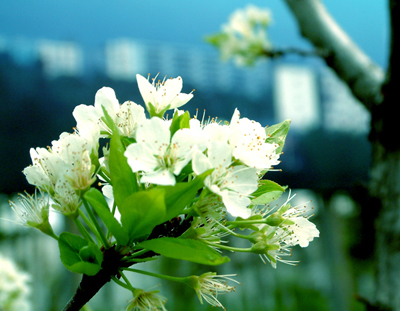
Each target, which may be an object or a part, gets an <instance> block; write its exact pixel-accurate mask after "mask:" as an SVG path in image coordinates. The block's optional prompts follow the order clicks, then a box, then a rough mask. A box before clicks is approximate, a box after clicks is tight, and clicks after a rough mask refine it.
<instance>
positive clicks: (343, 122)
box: [321, 67, 371, 134]
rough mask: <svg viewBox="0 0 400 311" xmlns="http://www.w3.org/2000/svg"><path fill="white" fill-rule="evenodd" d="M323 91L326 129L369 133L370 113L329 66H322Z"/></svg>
mask: <svg viewBox="0 0 400 311" xmlns="http://www.w3.org/2000/svg"><path fill="white" fill-rule="evenodd" d="M321 93H322V97H323V98H322V109H323V111H324V115H323V118H324V127H325V129H326V130H328V131H334V132H348V133H353V134H365V133H368V131H369V128H370V119H371V116H370V113H369V112H368V111H367V109H365V107H364V106H363V105H362V104H361V103H360V102H359V101H358V100H357V99H356V98H355V97H354V96H353V94H351V91H350V89H349V88H348V86H347V85H346V84H345V83H344V82H343V81H341V80H340V79H339V78H338V77H337V76H336V74H335V73H334V72H333V71H332V69H330V68H328V67H322V68H321Z"/></svg>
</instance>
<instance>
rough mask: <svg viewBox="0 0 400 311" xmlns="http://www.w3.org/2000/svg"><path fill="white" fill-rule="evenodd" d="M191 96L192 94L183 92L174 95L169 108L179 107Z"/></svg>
mask: <svg viewBox="0 0 400 311" xmlns="http://www.w3.org/2000/svg"><path fill="white" fill-rule="evenodd" d="M192 98H193V94H185V93H180V94H177V95H176V96H175V98H174V99H172V100H171V101H170V103H169V104H170V105H171V106H170V109H172V108H179V107H181V106H183V105H184V104H186V103H187V102H188V101H189V100H191V99H192Z"/></svg>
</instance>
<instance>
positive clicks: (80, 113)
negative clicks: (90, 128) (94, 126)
mask: <svg viewBox="0 0 400 311" xmlns="http://www.w3.org/2000/svg"><path fill="white" fill-rule="evenodd" d="M72 115H73V116H74V118H75V120H76V123H78V124H79V123H84V122H86V121H93V122H96V123H98V122H99V119H100V118H101V116H102V113H101V112H100V111H99V110H98V109H96V108H95V107H94V106H87V105H78V106H76V107H75V109H74V111H73V112H72Z"/></svg>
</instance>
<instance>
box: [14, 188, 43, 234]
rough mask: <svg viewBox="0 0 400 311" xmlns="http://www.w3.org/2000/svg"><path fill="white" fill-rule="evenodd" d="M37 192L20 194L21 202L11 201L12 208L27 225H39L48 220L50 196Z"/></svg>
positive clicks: (23, 223)
mask: <svg viewBox="0 0 400 311" xmlns="http://www.w3.org/2000/svg"><path fill="white" fill-rule="evenodd" d="M40 194H41V196H40V197H39V196H38V195H37V194H35V195H30V194H26V195H24V194H21V193H19V194H18V199H19V204H17V203H15V202H12V201H9V203H10V206H11V208H12V209H13V210H14V212H15V213H16V214H17V216H18V217H19V219H20V220H21V225H24V226H26V227H39V226H41V225H42V224H43V223H44V222H47V221H48V213H49V198H48V197H47V196H44V195H43V194H42V193H41V192H40Z"/></svg>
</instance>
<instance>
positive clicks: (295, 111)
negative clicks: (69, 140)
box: [0, 0, 389, 311]
mask: <svg viewBox="0 0 400 311" xmlns="http://www.w3.org/2000/svg"><path fill="white" fill-rule="evenodd" d="M251 3H252V4H254V5H257V6H259V7H262V8H270V10H271V12H272V15H273V20H274V21H273V24H272V26H271V27H270V29H269V36H270V39H271V41H272V43H273V45H274V46H275V47H278V48H285V47H299V48H303V49H311V46H310V45H309V44H308V43H307V42H306V41H305V40H303V39H302V38H301V37H300V35H299V33H298V30H297V27H296V24H295V20H294V19H293V17H292V16H291V14H290V12H289V10H288V9H287V8H286V7H285V4H284V3H283V1H277V0H272V1H259V0H257V1H252V2H251ZM324 3H325V4H326V6H327V8H328V9H329V10H330V12H331V13H332V15H333V16H334V17H335V18H336V19H337V21H338V22H339V23H340V24H341V25H342V27H343V28H344V29H345V30H346V31H347V32H348V33H349V35H350V36H351V37H352V38H353V39H354V41H355V42H356V43H357V44H358V45H359V46H360V47H361V48H362V49H363V50H364V51H365V52H366V53H367V54H368V55H369V56H370V57H371V58H372V59H373V60H374V61H375V62H376V63H377V64H378V65H380V66H382V67H384V68H385V67H386V64H387V51H388V37H389V34H388V14H387V9H386V6H387V4H386V2H385V1H375V0H364V1H351V2H349V1H346V0H329V1H328V0H325V1H324ZM247 4H248V2H245V1H239V0H230V1H228V0H220V1H210V0H203V1H183V0H176V1H159V0H148V1H139V0H136V1H128V0H113V1H105V0H96V1H94V0H86V1H78V0H70V1H51V0H36V1H27V0H13V1H7V0H5V1H1V2H0V117H1V122H0V145H1V147H2V152H1V158H2V161H1V164H0V193H1V194H0V217H1V218H3V219H4V218H5V219H14V216H13V215H12V214H11V209H10V208H9V205H8V200H9V199H12V198H14V199H15V194H16V193H17V192H22V191H24V190H27V191H28V192H30V193H32V192H33V191H34V189H33V188H32V187H31V186H30V185H28V184H27V182H26V180H25V179H24V176H23V174H22V173H21V171H22V170H23V168H24V167H26V166H28V165H29V164H30V163H31V160H30V157H29V149H30V148H31V147H45V146H47V145H50V144H51V141H52V140H55V139H58V136H59V134H60V133H61V132H63V131H67V132H71V131H72V127H73V126H74V125H75V122H74V119H73V117H72V111H73V109H74V107H75V106H76V105H78V104H82V103H84V104H93V102H94V94H95V93H96V91H97V90H98V89H100V88H101V87H103V86H109V87H112V88H114V90H115V91H116V94H117V98H118V99H119V101H120V102H121V103H122V102H124V101H125V100H132V101H135V102H136V103H138V104H143V102H142V100H141V97H140V94H139V91H138V88H137V84H136V78H135V75H136V73H140V74H142V75H144V76H146V75H147V74H148V73H151V74H152V76H154V75H156V74H157V73H158V72H160V77H163V76H164V75H167V76H168V77H171V76H172V77H176V76H178V75H180V76H182V78H183V81H184V87H183V92H185V93H189V92H190V91H191V90H192V89H196V91H195V92H194V95H195V96H194V98H193V99H192V100H191V101H190V102H189V103H188V104H187V105H186V106H185V109H188V110H189V111H191V112H192V113H193V114H194V113H195V112H196V108H198V109H199V111H200V114H202V112H203V110H204V109H205V110H206V112H205V116H206V117H208V116H211V117H214V116H218V117H219V118H220V119H228V120H229V119H230V117H231V115H232V113H233V111H234V109H235V107H238V109H239V110H240V112H241V114H242V116H245V117H248V118H250V119H255V120H257V121H259V122H260V123H261V124H262V125H264V126H266V125H268V124H269V125H272V124H275V123H278V122H281V121H283V120H284V119H292V125H291V130H290V131H289V135H288V138H287V143H286V145H285V148H284V155H282V157H281V160H282V163H281V164H280V168H281V169H282V172H269V173H268V176H267V178H269V179H272V180H274V181H276V182H278V183H280V184H281V185H289V186H290V187H291V188H292V189H293V191H294V192H296V193H297V196H296V198H295V202H294V204H311V205H312V206H314V208H315V217H314V218H313V221H314V222H315V223H316V224H317V227H318V228H319V230H320V232H321V234H320V238H318V239H316V240H315V241H314V242H312V243H311V244H310V246H309V247H308V248H307V249H304V250H302V249H300V248H296V249H295V250H294V252H293V253H294V259H296V260H301V264H300V265H299V266H298V267H292V266H286V265H279V264H278V269H276V270H274V269H272V268H271V267H270V266H265V265H263V263H262V262H261V260H260V259H259V258H258V256H256V255H253V256H248V255H243V254H236V255H235V256H232V257H233V260H232V262H231V264H228V265H226V267H221V268H220V269H219V270H217V271H218V272H219V273H224V274H225V273H227V274H228V273H238V277H237V279H238V280H239V281H240V282H241V283H242V285H240V286H238V287H237V291H236V293H231V294H229V295H226V296H222V297H221V299H220V300H221V302H222V304H224V305H225V307H226V308H227V309H228V310H230V311H234V310H274V311H275V310H293V311H295V310H343V311H345V310H365V307H364V306H363V304H362V303H361V302H359V299H358V300H357V299H356V298H357V297H358V295H361V296H362V297H368V296H369V295H371V294H372V293H373V290H374V289H373V269H372V268H373V258H372V250H373V245H374V228H373V220H374V217H375V211H374V210H366V209H363V205H364V203H365V202H364V201H365V200H366V198H367V195H366V191H367V190H366V182H367V180H368V168H369V164H370V146H369V142H368V131H369V119H370V117H369V114H368V113H367V111H366V110H365V109H364V108H363V106H362V105H361V104H359V103H358V102H357V101H356V100H355V99H354V98H353V97H352V95H351V93H350V91H349V90H348V88H347V87H346V86H345V85H344V84H343V83H342V82H340V81H339V80H338V79H337V77H336V76H335V74H334V73H333V72H332V71H331V70H330V69H329V68H327V67H326V66H325V65H324V63H323V62H322V61H320V60H318V59H316V58H313V57H308V58H304V57H299V56H285V57H282V58H279V59H274V60H269V61H260V62H258V63H257V64H256V65H255V66H253V67H251V68H244V67H237V66H235V64H234V63H232V62H222V61H221V60H220V59H219V56H218V53H217V51H216V50H214V49H213V48H212V47H210V46H209V45H208V44H206V43H205V41H204V37H205V36H206V35H208V34H212V33H215V32H217V31H219V30H220V27H221V25H222V24H223V23H226V21H227V18H228V16H229V15H230V14H231V13H232V12H233V11H234V10H235V9H237V8H242V7H244V6H246V5H247ZM285 199H286V197H285ZM310 200H312V202H309V201H310ZM307 202H308V203H307ZM52 217H53V219H52V222H53V223H54V226H55V227H56V229H55V230H56V231H58V232H61V231H63V230H65V228H67V227H68V226H70V224H69V223H67V222H65V220H64V219H63V218H60V217H59V215H57V214H53V215H52ZM3 219H0V254H2V255H4V256H7V257H9V258H12V259H13V260H15V261H16V263H17V264H18V266H19V267H20V268H21V269H23V270H25V271H27V272H28V273H30V274H31V275H32V278H31V282H30V286H31V295H30V301H31V304H32V310H60V309H61V308H62V307H63V306H64V305H65V303H66V302H67V301H68V299H69V298H70V297H71V296H72V294H73V292H74V290H75V288H76V286H77V284H78V283H79V276H76V275H72V273H70V272H68V271H67V270H66V269H65V268H64V267H63V266H62V264H61V262H60V260H59V252H58V247H57V244H56V242H55V241H53V240H51V239H50V238H48V237H47V236H43V234H41V233H40V232H39V231H37V230H33V229H27V228H24V227H22V226H19V225H16V224H14V223H11V222H7V221H5V220H3ZM36 231H37V232H36ZM143 268H145V265H143ZM206 268H207V267H206ZM151 269H154V270H156V271H158V272H164V273H166V274H171V275H177V276H185V275H187V274H188V273H196V274H199V273H200V272H205V271H208V270H209V269H206V270H204V269H205V268H204V267H200V266H196V265H193V264H187V263H185V262H177V261H171V260H163V261H157V262H156V263H152V267H151ZM132 282H133V283H134V285H137V286H138V287H141V288H143V289H148V288H151V287H152V286H153V285H157V284H158V280H156V279H151V278H150V277H148V278H147V277H140V278H138V277H136V276H135V277H132ZM160 290H161V294H162V295H164V296H166V297H167V298H168V299H169V301H168V303H167V309H169V310H208V309H210V307H209V306H208V305H200V304H199V303H198V301H196V299H197V298H196V297H195V296H194V293H193V292H192V291H191V290H190V289H189V288H183V287H180V286H177V285H176V284H171V283H167V282H161V288H160ZM130 298H131V297H130V294H129V293H128V292H127V291H126V290H123V289H120V288H118V287H116V286H113V284H108V285H107V286H106V287H104V288H103V289H102V290H101V292H100V293H99V294H98V295H97V296H96V297H95V298H94V299H93V300H92V301H91V303H90V307H91V308H92V309H93V310H96V311H97V310H98V311H101V310H111V311H113V310H115V311H117V310H124V308H125V307H126V305H127V300H128V299H130Z"/></svg>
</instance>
